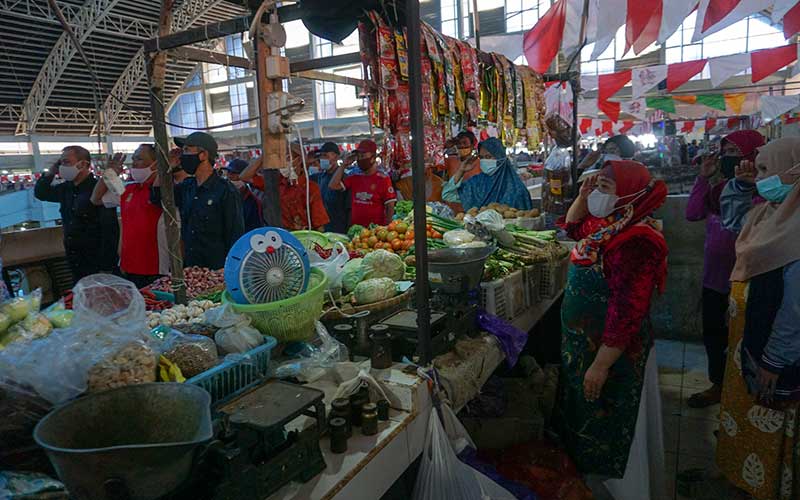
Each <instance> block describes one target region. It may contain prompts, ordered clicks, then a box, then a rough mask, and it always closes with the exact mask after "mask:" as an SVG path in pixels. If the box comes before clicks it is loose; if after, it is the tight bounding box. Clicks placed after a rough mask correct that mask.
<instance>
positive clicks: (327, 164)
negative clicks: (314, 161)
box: [319, 158, 331, 170]
mask: <svg viewBox="0 0 800 500" xmlns="http://www.w3.org/2000/svg"><path fill="white" fill-rule="evenodd" d="M319 168H321V169H322V170H328V169H329V168H331V161H330V160H329V159H327V158H320V159H319Z"/></svg>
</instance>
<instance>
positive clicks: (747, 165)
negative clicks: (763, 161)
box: [735, 160, 758, 184]
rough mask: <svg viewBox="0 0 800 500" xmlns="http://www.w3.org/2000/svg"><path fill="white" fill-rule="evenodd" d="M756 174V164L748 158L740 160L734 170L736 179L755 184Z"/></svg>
mask: <svg viewBox="0 0 800 500" xmlns="http://www.w3.org/2000/svg"><path fill="white" fill-rule="evenodd" d="M757 174H758V171H757V170H756V164H755V163H753V162H752V161H750V160H742V161H740V162H739V166H737V167H736V171H735V175H736V180H738V181H741V182H747V183H750V184H755V182H756V175H757Z"/></svg>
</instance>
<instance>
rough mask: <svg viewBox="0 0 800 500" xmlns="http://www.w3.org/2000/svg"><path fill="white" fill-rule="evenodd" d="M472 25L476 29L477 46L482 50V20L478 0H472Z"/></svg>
mask: <svg viewBox="0 0 800 500" xmlns="http://www.w3.org/2000/svg"><path fill="white" fill-rule="evenodd" d="M472 27H473V28H474V29H475V48H476V49H478V50H481V20H480V18H479V16H478V0H472Z"/></svg>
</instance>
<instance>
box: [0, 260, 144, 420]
mask: <svg viewBox="0 0 800 500" xmlns="http://www.w3.org/2000/svg"><path fill="white" fill-rule="evenodd" d="M73 295H74V299H73V311H74V316H73V320H72V324H71V326H70V327H69V328H61V329H56V330H53V331H52V332H51V333H50V335H49V336H48V337H45V338H42V339H38V340H36V341H33V342H25V343H13V344H10V345H9V346H8V347H6V349H5V350H2V351H0V379H8V380H11V381H14V382H16V383H18V384H20V385H23V386H26V387H30V388H31V389H32V390H33V391H34V392H35V393H37V394H38V395H40V396H41V397H43V398H44V399H46V400H47V401H49V402H51V403H54V404H59V403H63V402H65V401H68V400H70V399H72V398H75V397H77V396H79V395H80V394H82V393H84V392H86V391H87V389H88V388H89V375H90V371H92V369H93V368H94V367H95V366H96V365H99V366H98V368H96V369H95V371H94V372H92V374H93V387H96V388H101V387H111V386H113V387H118V386H120V385H126V384H127V383H140V381H149V382H152V381H154V380H155V371H156V370H155V367H156V364H157V354H156V350H157V344H158V341H157V340H156V339H154V338H153V337H151V336H150V335H149V333H148V330H147V321H146V318H145V304H144V298H142V295H141V294H140V293H139V290H137V288H136V286H135V285H134V284H133V283H131V282H130V281H127V280H124V279H122V278H119V277H117V276H112V275H109V274H94V275H91V276H87V277H86V278H83V279H82V280H80V281H79V282H78V283H77V284H76V285H75V287H74V288H73ZM37 307H38V306H37ZM125 349H128V351H126V350H125ZM131 354H134V355H133V356H131ZM132 358H135V359H132ZM127 366H136V367H138V370H141V374H142V377H128V373H127V371H126V369H125V367H127ZM151 366H152V373H147V371H148V369H149V368H150V367H151ZM114 367H116V369H111V368H114ZM103 368H109V370H103ZM108 376H111V377H112V379H108V378H105V379H104V378H103V377H108ZM114 377H117V378H114Z"/></svg>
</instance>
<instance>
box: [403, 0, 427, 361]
mask: <svg viewBox="0 0 800 500" xmlns="http://www.w3.org/2000/svg"><path fill="white" fill-rule="evenodd" d="M406 19H407V26H406V27H407V30H408V87H409V88H408V92H409V101H410V103H409V104H410V107H411V109H410V111H411V171H412V177H411V180H412V184H413V190H414V191H413V193H414V249H415V254H416V266H417V278H416V285H415V286H416V299H417V336H418V339H419V350H418V353H419V357H420V365H422V366H425V365H428V364H429V363H430V361H431V359H432V357H433V356H432V349H431V312H430V304H429V302H428V247H427V237H426V223H427V213H426V211H425V148H424V146H425V133H424V131H423V124H422V67H421V64H420V62H421V59H422V50H421V49H420V22H419V0H406Z"/></svg>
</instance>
